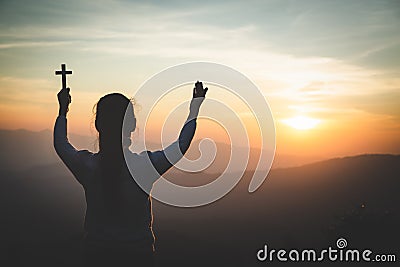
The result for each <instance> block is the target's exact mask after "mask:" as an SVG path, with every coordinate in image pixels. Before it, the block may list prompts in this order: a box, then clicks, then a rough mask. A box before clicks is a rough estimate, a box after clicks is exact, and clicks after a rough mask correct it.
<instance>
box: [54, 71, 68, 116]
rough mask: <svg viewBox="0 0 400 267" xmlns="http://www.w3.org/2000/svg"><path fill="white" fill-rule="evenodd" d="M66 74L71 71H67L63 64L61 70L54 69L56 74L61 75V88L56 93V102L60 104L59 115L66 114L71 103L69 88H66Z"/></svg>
mask: <svg viewBox="0 0 400 267" xmlns="http://www.w3.org/2000/svg"><path fill="white" fill-rule="evenodd" d="M67 74H72V71H70V70H69V71H67V70H66V68H65V64H61V70H57V71H56V75H61V78H62V88H61V90H60V92H59V93H58V94H57V98H58V103H59V105H60V108H59V113H58V114H59V115H63V116H66V115H67V112H68V110H69V104H70V103H71V95H70V94H69V88H67Z"/></svg>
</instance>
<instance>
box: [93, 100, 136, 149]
mask: <svg viewBox="0 0 400 267" xmlns="http://www.w3.org/2000/svg"><path fill="white" fill-rule="evenodd" d="M95 126H96V130H97V131H98V132H99V139H100V140H99V141H100V142H99V145H100V151H101V150H103V149H107V147H109V146H108V145H107V144H109V145H110V146H115V145H116V142H119V144H121V142H122V138H123V141H124V142H123V144H124V147H126V146H129V145H130V135H131V132H133V131H135V129H136V118H135V114H134V110H133V104H132V102H131V101H130V100H129V99H128V98H127V97H126V96H124V95H122V94H119V93H112V94H108V95H105V96H103V97H102V98H100V100H99V101H98V102H97V104H96V120H95Z"/></svg>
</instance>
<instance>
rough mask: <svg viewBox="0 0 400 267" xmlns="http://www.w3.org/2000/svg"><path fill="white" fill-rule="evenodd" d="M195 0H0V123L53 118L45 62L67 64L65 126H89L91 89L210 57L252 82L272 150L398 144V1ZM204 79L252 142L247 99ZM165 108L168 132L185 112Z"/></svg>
mask: <svg viewBox="0 0 400 267" xmlns="http://www.w3.org/2000/svg"><path fill="white" fill-rule="evenodd" d="M206 6H207V7H205V5H201V4H200V3H197V2H195V1H186V2H184V3H181V2H176V1H172V2H168V3H166V2H165V3H164V2H152V1H150V2H146V3H140V2H136V1H122V0H121V1H112V0H103V1H95V2H89V1H88V2H86V3H82V2H81V1H75V0H72V1H68V2H58V1H50V0H40V1H35V3H34V5H33V4H32V3H24V1H21V2H20V1H5V2H2V3H1V4H0V15H1V16H0V58H1V63H0V129H28V130H32V131H40V130H43V129H52V127H53V123H54V120H55V118H56V116H57V99H56V94H57V92H58V90H59V88H60V87H61V84H60V77H59V76H55V75H54V71H55V70H58V69H59V68H60V64H61V63H66V64H67V68H68V69H71V70H73V74H72V75H69V76H68V78H67V80H68V86H69V87H70V88H71V94H72V104H71V107H70V113H69V114H68V118H69V121H68V127H69V131H70V132H71V133H77V134H81V135H93V134H94V132H93V131H94V130H93V127H92V121H93V113H92V107H93V105H94V104H95V103H96V102H97V101H98V99H99V98H100V97H101V96H102V95H104V94H106V93H109V92H114V91H118V92H121V93H124V94H125V95H127V96H134V93H135V91H136V90H137V89H138V88H139V86H140V85H141V84H142V83H144V82H145V81H146V80H147V79H148V78H150V77H151V76H152V75H154V74H156V73H158V72H160V71H161V70H163V69H165V68H167V67H169V66H172V65H176V64H181V63H184V62H190V61H210V62H216V63H220V64H224V65H227V66H229V67H232V68H234V69H236V70H238V71H240V72H241V73H243V74H245V75H246V76H247V77H249V78H250V79H251V80H252V81H253V82H254V83H255V84H256V85H257V86H258V87H259V88H260V90H261V91H262V93H263V95H264V96H265V98H266V100H267V101H268V103H269V105H270V108H271V110H272V113H273V115H274V119H275V124H276V133H277V153H281V154H293V155H316V154H318V155H322V156H329V157H331V156H342V155H351V154H357V153H396V154H398V153H400V139H399V138H398V136H400V109H399V100H400V91H399V88H400V78H399V72H400V58H399V55H400V53H399V51H400V34H399V29H400V16H399V14H400V5H398V4H397V3H395V2H393V1H335V2H328V1H312V0H310V1H303V2H302V4H301V5H300V4H298V3H297V4H296V3H295V2H291V1H272V0H271V1H250V2H243V1H234V2H232V3H230V4H229V5H226V4H225V3H224V2H218V1H215V2H214V1H213V2H209V3H207V5H206ZM207 86H208V85H207ZM209 88H210V90H209V92H208V95H207V96H208V97H210V98H213V99H218V100H220V101H224V102H225V103H226V104H227V105H230V106H232V107H234V108H235V109H236V110H237V114H238V116H239V117H240V118H242V119H243V121H244V122H245V124H246V127H247V130H248V131H249V135H250V136H251V145H252V146H255V147H257V146H258V142H259V137H258V136H257V127H256V124H255V121H254V119H252V118H250V116H249V114H250V111H249V110H248V108H247V107H246V106H245V105H244V104H243V103H240V99H239V98H235V96H232V95H229V94H228V93H226V92H224V91H223V90H222V89H221V88H219V89H218V88H216V87H213V86H209ZM185 90H186V91H185ZM185 90H180V91H177V92H176V93H175V94H171V96H169V98H166V99H165V101H164V102H162V103H161V106H160V107H159V109H157V111H158V112H159V114H161V115H160V116H156V118H155V121H154V124H152V125H150V126H149V127H150V128H149V129H152V130H154V131H156V130H157V129H160V127H161V126H162V125H158V123H161V122H162V120H161V117H163V116H164V115H165V114H169V112H171V110H169V107H171V106H173V105H174V103H175V102H176V101H177V100H178V98H179V99H186V100H190V98H191V91H190V88H187V89H185ZM136 101H137V103H138V109H137V115H138V122H139V133H138V134H139V135H140V134H141V132H140V131H142V130H143V121H144V118H141V113H140V105H144V104H145V103H146V99H136ZM206 107H207V105H204V107H203V108H206ZM182 112H186V111H182ZM217 112H218V110H216V111H215V113H217ZM174 116H176V117H174V119H170V120H171V123H170V124H169V125H168V126H169V127H168V129H167V130H166V134H167V139H168V140H173V138H175V137H176V136H177V135H178V134H179V132H178V131H177V130H176V127H180V126H179V125H182V124H183V122H184V120H185V116H187V114H186V113H184V114H183V113H182V114H181V113H179V114H175V115H174ZM156 124H157V125H156ZM202 124H204V125H211V124H210V123H209V122H199V127H198V130H199V132H198V133H197V134H196V138H199V139H201V138H206V137H209V136H208V135H210V136H214V137H215V138H216V139H217V140H219V141H221V142H227V138H226V136H225V134H224V133H223V131H222V130H221V129H218V130H216V131H215V132H212V131H211V130H209V129H207V131H206V130H204V129H201V125H202ZM207 128H210V127H207ZM154 136H157V135H156V134H154ZM155 139H157V138H156V137H155Z"/></svg>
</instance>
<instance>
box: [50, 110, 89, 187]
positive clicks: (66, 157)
mask: <svg viewBox="0 0 400 267" xmlns="http://www.w3.org/2000/svg"><path fill="white" fill-rule="evenodd" d="M53 134H54V135H53V143H54V149H55V151H56V153H57V155H58V156H59V157H60V159H61V160H62V161H63V162H64V164H65V165H66V166H67V168H68V169H69V170H70V171H71V172H72V174H73V175H74V176H75V178H76V179H77V180H78V182H79V183H80V184H82V185H84V184H85V181H84V177H83V176H84V175H83V173H84V171H85V168H84V166H85V161H86V160H87V158H88V156H90V155H92V153H90V152H89V151H87V150H80V151H78V150H76V149H75V147H73V146H72V145H71V144H70V143H69V141H68V138H67V118H66V117H65V116H58V117H57V119H56V123H55V125H54V133H53Z"/></svg>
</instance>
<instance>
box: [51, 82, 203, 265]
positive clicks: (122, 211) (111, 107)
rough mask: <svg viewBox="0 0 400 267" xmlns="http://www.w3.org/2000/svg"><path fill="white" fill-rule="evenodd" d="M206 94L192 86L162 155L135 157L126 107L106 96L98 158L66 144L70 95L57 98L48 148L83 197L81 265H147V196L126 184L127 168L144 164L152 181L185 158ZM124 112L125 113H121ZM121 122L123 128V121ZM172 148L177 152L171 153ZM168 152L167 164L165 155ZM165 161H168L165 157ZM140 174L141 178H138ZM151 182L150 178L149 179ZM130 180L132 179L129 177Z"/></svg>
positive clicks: (99, 118)
mask: <svg viewBox="0 0 400 267" xmlns="http://www.w3.org/2000/svg"><path fill="white" fill-rule="evenodd" d="M207 90H208V88H203V85H202V83H201V82H197V83H196V84H195V88H194V89H193V99H192V101H191V103H190V112H189V116H188V120H187V121H186V122H185V124H184V126H183V128H182V130H181V132H180V135H179V138H178V140H177V141H176V142H174V143H173V144H171V145H170V146H168V147H167V148H166V149H165V150H160V151H155V152H150V151H144V152H142V153H140V154H136V153H133V152H130V151H129V146H130V145H131V140H130V135H131V132H133V131H134V130H135V128H136V118H135V114H134V109H133V105H132V103H131V101H130V100H129V99H128V98H127V97H125V96H123V95H122V94H118V93H112V94H108V95H105V96H103V97H102V98H100V100H99V101H98V103H97V105H96V121H95V126H96V129H97V131H98V132H99V148H100V149H99V152H98V153H92V152H89V151H88V150H80V151H78V150H76V149H75V148H74V147H73V146H72V145H71V144H70V143H69V141H68V139H67V118H66V115H67V112H68V110H69V104H70V102H71V96H70V94H69V92H70V89H69V88H66V89H61V91H60V92H59V93H58V95H57V97H58V102H59V115H58V117H57V120H56V122H55V126H54V148H55V150H56V152H57V154H58V156H59V157H60V158H61V160H62V161H63V162H64V164H65V165H66V166H67V167H68V169H69V170H70V171H71V172H72V174H73V175H74V176H75V178H76V179H77V181H78V182H79V183H80V184H81V185H82V186H83V188H84V190H85V197H86V204H87V207H86V216H85V224H84V230H85V238H84V242H83V244H84V262H85V264H87V265H90V266H101V265H104V266H123V265H124V264H130V265H132V264H134V263H138V266H151V265H153V260H154V259H153V258H154V256H153V254H154V235H153V231H152V209H151V196H149V195H147V193H145V192H144V191H143V190H142V189H141V188H140V187H139V186H138V184H137V183H136V182H135V180H134V179H132V176H131V173H132V170H131V172H129V171H130V169H128V166H127V164H126V162H125V160H124V153H125V157H127V156H126V155H128V157H129V158H128V159H127V160H129V161H130V163H129V168H131V167H132V166H133V169H138V170H140V169H143V168H147V167H146V165H144V164H142V163H143V158H147V159H150V162H151V165H153V166H152V167H153V168H154V169H155V170H156V171H157V177H141V179H149V182H148V183H149V186H152V184H153V183H154V182H155V181H156V180H157V179H158V178H159V177H160V176H161V175H162V174H163V173H164V172H166V171H167V170H168V169H169V168H171V167H172V166H173V164H175V163H176V162H177V161H178V160H179V159H180V158H181V157H182V155H183V154H185V152H186V151H187V150H188V148H189V145H190V143H191V141H192V139H193V136H194V133H195V130H196V118H197V115H198V112H199V108H200V105H201V103H202V102H203V100H204V97H205V95H206V93H207ZM125 112H126V113H125ZM125 114H127V115H126V117H125V122H124V116H125ZM176 147H178V148H179V149H178V150H180V151H178V152H177V150H176V149H174V148H176ZM171 152H174V153H175V154H177V155H175V156H174V157H172V158H173V160H172V162H171V160H168V159H167V154H171ZM168 158H169V159H171V157H170V156H168ZM138 173H139V174H145V173H146V171H144V172H140V171H139V172H138ZM150 176H151V175H150ZM135 177H136V175H135Z"/></svg>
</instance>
